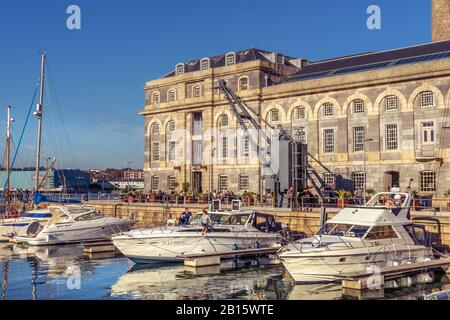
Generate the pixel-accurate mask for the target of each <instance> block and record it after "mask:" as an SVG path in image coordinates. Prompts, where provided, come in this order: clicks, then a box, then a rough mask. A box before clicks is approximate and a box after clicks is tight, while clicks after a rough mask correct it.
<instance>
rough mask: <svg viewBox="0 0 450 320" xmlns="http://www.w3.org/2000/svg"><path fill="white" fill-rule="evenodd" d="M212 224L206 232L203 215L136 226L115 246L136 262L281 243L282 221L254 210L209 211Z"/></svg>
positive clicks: (178, 259) (117, 237)
mask: <svg viewBox="0 0 450 320" xmlns="http://www.w3.org/2000/svg"><path fill="white" fill-rule="evenodd" d="M209 216H210V217H211V220H212V223H213V225H212V226H211V227H210V228H209V230H208V232H206V233H203V232H202V227H201V225H200V223H201V218H202V215H201V214H198V215H196V216H195V217H194V218H193V219H192V221H191V222H190V224H188V225H176V226H166V227H160V228H149V229H137V230H133V231H130V232H127V233H123V234H119V235H115V236H113V237H112V241H113V243H114V245H115V246H116V248H117V249H118V250H119V251H120V252H122V254H124V255H125V256H126V257H128V258H129V259H131V260H133V261H134V262H136V263H153V262H161V261H168V262H181V261H182V256H185V255H192V254H203V253H205V254H208V253H219V252H230V251H232V250H237V249H250V248H267V247H276V246H280V242H281V236H280V233H279V232H278V231H280V230H281V229H282V226H281V224H279V223H278V224H277V223H276V222H275V218H274V217H273V216H272V215H269V214H262V213H256V212H252V211H212V212H209Z"/></svg>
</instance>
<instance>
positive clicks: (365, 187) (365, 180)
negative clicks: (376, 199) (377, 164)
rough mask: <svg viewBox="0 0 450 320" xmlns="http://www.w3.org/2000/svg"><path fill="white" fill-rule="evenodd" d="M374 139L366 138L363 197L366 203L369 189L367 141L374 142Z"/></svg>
mask: <svg viewBox="0 0 450 320" xmlns="http://www.w3.org/2000/svg"><path fill="white" fill-rule="evenodd" d="M372 141H373V139H364V190H363V197H364V204H365V203H366V197H367V194H366V189H367V164H366V149H367V142H372Z"/></svg>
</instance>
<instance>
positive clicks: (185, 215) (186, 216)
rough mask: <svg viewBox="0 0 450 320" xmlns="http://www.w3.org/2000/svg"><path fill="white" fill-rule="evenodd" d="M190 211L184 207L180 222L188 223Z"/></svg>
mask: <svg viewBox="0 0 450 320" xmlns="http://www.w3.org/2000/svg"><path fill="white" fill-rule="evenodd" d="M191 216H192V213H190V212H189V210H188V208H186V209H184V212H183V213H182V214H181V217H180V224H183V225H185V224H189V220H191Z"/></svg>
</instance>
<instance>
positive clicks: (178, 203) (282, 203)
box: [91, 194, 450, 212]
mask: <svg viewBox="0 0 450 320" xmlns="http://www.w3.org/2000/svg"><path fill="white" fill-rule="evenodd" d="M214 199H220V200H221V204H222V207H223V208H231V204H232V201H233V200H241V202H242V205H241V207H242V208H250V207H251V208H280V209H291V210H295V211H312V210H313V209H319V208H322V207H327V208H336V209H342V208H346V207H357V206H361V205H363V204H364V199H363V198H350V199H338V198H336V197H299V198H297V199H296V201H295V199H292V198H289V197H284V198H278V199H277V200H275V199H274V198H269V197H267V198H265V197H262V198H261V197H254V198H242V197H239V196H223V197H221V198H213V199H212V198H211V197H199V196H197V197H196V196H180V195H167V194H162V195H160V196H157V195H152V196H149V195H137V196H122V197H118V198H117V197H116V198H115V199H113V200H117V201H121V202H124V203H129V204H154V205H160V206H164V207H185V206H190V205H197V206H199V207H208V206H209V205H210V204H211V203H212V201H213V200H214ZM91 200H110V199H91ZM368 200H370V199H369V198H367V199H366V201H368ZM296 202H297V203H296ZM411 210H412V211H427V212H430V211H431V212H450V198H447V199H446V198H433V199H428V198H426V199H425V198H422V197H419V198H416V199H413V201H412V205H411Z"/></svg>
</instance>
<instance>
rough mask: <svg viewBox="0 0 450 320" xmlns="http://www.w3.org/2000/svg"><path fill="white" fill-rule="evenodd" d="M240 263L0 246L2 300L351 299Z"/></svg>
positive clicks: (391, 295) (413, 293) (402, 295)
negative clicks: (203, 264) (200, 264)
mask: <svg viewBox="0 0 450 320" xmlns="http://www.w3.org/2000/svg"><path fill="white" fill-rule="evenodd" d="M259 262H260V263H257V261H239V262H238V263H237V264H236V263H229V264H226V265H222V267H221V268H220V269H211V270H207V271H206V272H204V273H203V274H195V272H193V271H189V270H185V269H184V266H183V265H179V264H156V265H146V266H141V265H135V264H134V263H133V262H131V261H130V260H128V259H127V258H125V257H123V256H121V255H117V254H114V253H106V254H96V255H87V254H85V253H84V252H83V248H82V247H81V246H53V247H38V248H25V247H21V246H17V245H12V244H0V275H1V278H0V279H1V286H0V299H2V300H33V299H35V300H49V299H50V300H53V299H56V300H74V299H75V300H78V299H83V300H86V299H87V300H105V299H133V300H155V299H158V300H160V299H171V300H183V299H198V300H202V299H209V300H210V299H244V300H245V299H252V300H259V299H263V300H264V299H271V300H273V299H278V300H285V299H293V300H303V299H315V300H321V299H326V300H329V299H346V298H347V297H344V296H343V295H342V288H341V286H340V285H339V284H317V285H297V286H295V285H294V283H293V281H292V279H291V277H290V276H289V274H288V272H287V271H286V270H285V269H284V268H283V266H282V265H281V264H264V263H261V261H259ZM449 288H450V281H449V280H448V279H447V278H446V277H445V276H444V277H443V278H437V279H436V281H435V283H433V284H430V285H427V286H417V287H412V288H408V289H399V290H386V291H385V295H384V296H383V297H382V298H383V299H416V298H417V297H418V295H420V294H424V293H431V292H433V291H436V290H444V289H449Z"/></svg>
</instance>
